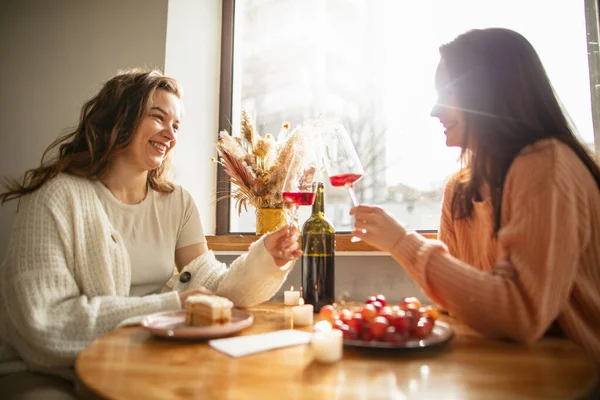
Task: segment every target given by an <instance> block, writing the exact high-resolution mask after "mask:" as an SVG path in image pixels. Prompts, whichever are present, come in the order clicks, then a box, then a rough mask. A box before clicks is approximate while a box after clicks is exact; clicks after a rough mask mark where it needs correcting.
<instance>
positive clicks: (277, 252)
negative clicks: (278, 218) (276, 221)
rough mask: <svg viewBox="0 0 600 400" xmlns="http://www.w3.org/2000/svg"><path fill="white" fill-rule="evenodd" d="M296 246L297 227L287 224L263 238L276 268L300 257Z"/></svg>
mask: <svg viewBox="0 0 600 400" xmlns="http://www.w3.org/2000/svg"><path fill="white" fill-rule="evenodd" d="M299 247H300V246H299V244H298V226H297V225H296V224H288V225H285V226H282V227H281V228H279V229H278V230H276V231H275V232H271V233H269V234H267V236H266V237H265V248H266V249H267V251H268V252H269V253H270V254H271V255H272V256H273V258H274V259H275V264H277V266H278V267H283V266H284V265H285V264H287V263H288V262H289V261H290V260H294V259H296V258H299V257H300V256H302V250H300V249H299Z"/></svg>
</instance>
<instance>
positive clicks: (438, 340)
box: [344, 321, 454, 351]
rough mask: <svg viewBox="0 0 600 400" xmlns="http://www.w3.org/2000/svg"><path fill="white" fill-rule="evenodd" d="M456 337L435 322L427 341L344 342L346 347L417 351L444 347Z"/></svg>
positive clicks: (444, 324) (448, 327)
mask: <svg viewBox="0 0 600 400" xmlns="http://www.w3.org/2000/svg"><path fill="white" fill-rule="evenodd" d="M453 337H454V331H453V330H452V328H450V325H448V324H447V323H445V322H441V321H435V325H434V326H433V330H432V331H431V334H430V335H429V336H427V337H426V338H425V339H409V340H406V341H404V342H399V343H389V342H381V341H377V340H370V341H367V340H344V346H348V347H362V348H371V349H390V350H392V349H393V350H406V351H408V350H416V349H429V348H436V347H440V346H443V345H444V344H446V343H448V342H449V341H450V340H452V338H453Z"/></svg>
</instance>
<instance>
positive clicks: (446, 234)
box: [438, 175, 458, 257]
mask: <svg viewBox="0 0 600 400" xmlns="http://www.w3.org/2000/svg"><path fill="white" fill-rule="evenodd" d="M457 179H458V177H457V175H455V176H453V177H451V178H450V179H449V180H448V183H447V184H446V186H445V188H444V198H443V199H442V215H441V217H440V229H439V231H438V239H439V240H441V241H442V242H444V243H445V244H446V246H447V247H448V251H449V252H450V254H452V255H453V256H455V257H456V256H457V254H458V244H457V241H456V232H454V224H453V220H452V193H453V191H454V185H455V184H456V181H457Z"/></svg>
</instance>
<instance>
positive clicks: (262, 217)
mask: <svg viewBox="0 0 600 400" xmlns="http://www.w3.org/2000/svg"><path fill="white" fill-rule="evenodd" d="M286 223H287V211H286V210H285V209H283V208H257V209H256V234H257V235H262V234H265V233H269V232H273V231H276V230H277V229H279V228H281V227H282V226H283V225H285V224H286Z"/></svg>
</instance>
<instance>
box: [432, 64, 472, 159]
mask: <svg viewBox="0 0 600 400" xmlns="http://www.w3.org/2000/svg"><path fill="white" fill-rule="evenodd" d="M435 87H436V90H437V92H438V101H437V103H436V104H435V106H434V107H433V109H432V110H431V116H432V117H434V118H437V119H439V120H440V123H441V124H442V125H444V134H445V135H446V146H448V147H463V145H464V143H465V137H466V135H467V124H466V122H465V117H464V113H463V112H462V111H461V110H460V109H459V108H458V105H457V103H456V94H455V93H454V92H453V89H452V85H451V82H450V77H449V76H448V72H447V71H446V68H445V66H444V61H443V60H441V61H440V63H439V65H438V68H437V71H436V74H435Z"/></svg>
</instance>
